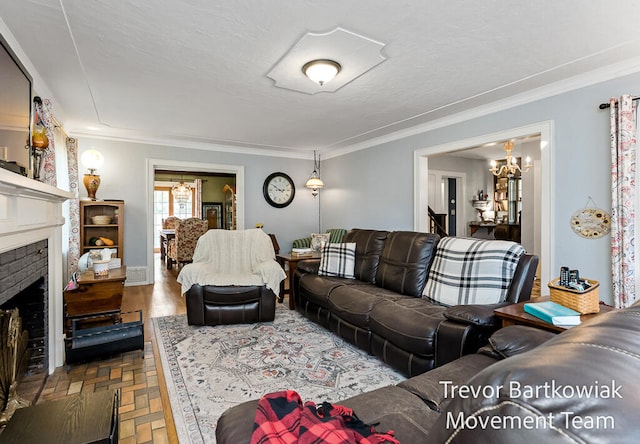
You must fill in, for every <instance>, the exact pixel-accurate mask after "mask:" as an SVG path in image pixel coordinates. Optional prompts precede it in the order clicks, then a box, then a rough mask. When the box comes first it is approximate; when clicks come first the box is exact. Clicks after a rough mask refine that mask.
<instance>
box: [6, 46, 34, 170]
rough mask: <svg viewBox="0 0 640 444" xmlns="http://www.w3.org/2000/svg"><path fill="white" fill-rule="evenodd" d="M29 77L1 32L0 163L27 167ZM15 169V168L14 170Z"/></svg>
mask: <svg viewBox="0 0 640 444" xmlns="http://www.w3.org/2000/svg"><path fill="white" fill-rule="evenodd" d="M31 86H32V79H31V76H30V75H29V73H28V72H27V70H26V69H25V68H24V66H23V65H22V63H20V60H18V57H16V55H15V53H14V52H13V51H12V50H11V48H10V47H9V45H8V44H7V42H6V40H5V39H4V37H3V36H2V35H0V160H1V161H2V162H0V164H2V165H3V167H4V168H6V166H7V165H6V164H7V163H13V162H15V163H17V164H18V165H20V166H22V167H24V168H25V169H26V170H27V171H30V170H31V168H30V151H31V150H30V149H29V148H28V147H29V146H30V145H31V131H30V128H31V108H32V105H31ZM14 172H15V171H14Z"/></svg>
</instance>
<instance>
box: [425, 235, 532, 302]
mask: <svg viewBox="0 0 640 444" xmlns="http://www.w3.org/2000/svg"><path fill="white" fill-rule="evenodd" d="M524 252H525V250H524V248H523V247H522V245H520V244H517V243H515V242H510V241H502V240H479V239H471V238H461V237H447V238H444V239H442V240H441V241H440V242H439V243H438V246H437V248H436V253H435V258H434V260H433V265H432V266H431V269H430V270H429V279H428V280H427V284H426V286H425V288H424V292H423V297H425V298H427V299H430V300H431V301H434V302H436V303H439V304H443V305H447V306H451V305H459V304H495V303H499V302H504V301H505V300H506V298H507V293H508V290H509V285H510V284H511V280H512V279H513V275H514V273H515V271H516V268H517V266H518V260H519V259H520V256H521V255H522V254H524Z"/></svg>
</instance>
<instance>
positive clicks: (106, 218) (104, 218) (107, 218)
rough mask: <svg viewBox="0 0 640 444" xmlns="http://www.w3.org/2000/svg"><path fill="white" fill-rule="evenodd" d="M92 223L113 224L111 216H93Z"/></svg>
mask: <svg viewBox="0 0 640 444" xmlns="http://www.w3.org/2000/svg"><path fill="white" fill-rule="evenodd" d="M91 222H93V224H94V225H109V224H110V223H111V216H93V217H92V218H91Z"/></svg>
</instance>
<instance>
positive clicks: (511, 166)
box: [489, 141, 531, 177]
mask: <svg viewBox="0 0 640 444" xmlns="http://www.w3.org/2000/svg"><path fill="white" fill-rule="evenodd" d="M504 150H505V152H506V153H507V154H505V162H504V163H501V165H500V168H498V162H496V161H495V160H492V161H491V168H489V171H491V173H493V175H494V176H498V177H500V176H507V177H511V176H515V175H516V173H526V172H527V171H529V168H531V158H530V157H527V158H526V159H525V164H524V167H523V168H520V165H518V159H516V158H515V157H513V156H512V155H511V151H512V150H513V142H512V141H508V142H505V143H504Z"/></svg>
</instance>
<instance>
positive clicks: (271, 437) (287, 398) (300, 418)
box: [251, 390, 400, 444]
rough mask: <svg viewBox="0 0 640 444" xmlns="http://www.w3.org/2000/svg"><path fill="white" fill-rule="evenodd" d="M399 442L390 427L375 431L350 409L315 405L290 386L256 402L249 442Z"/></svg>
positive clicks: (398, 443) (326, 403) (256, 443)
mask: <svg viewBox="0 0 640 444" xmlns="http://www.w3.org/2000/svg"><path fill="white" fill-rule="evenodd" d="M258 443H261V444H264V443H270V444H271V443H280V444H290V443H298V444H303V443H305V444H307V443H308V444H311V443H329V444H346V443H359V444H375V443H392V444H400V442H399V441H398V440H396V439H395V438H394V437H393V430H390V431H389V432H387V433H378V432H376V430H375V429H374V428H373V427H372V426H370V425H367V424H365V423H363V422H362V421H360V420H359V419H358V417H357V416H356V415H355V414H354V413H353V410H351V409H349V408H346V407H342V406H338V405H332V404H329V403H328V402H324V403H322V405H321V406H319V407H318V406H316V405H315V404H314V403H313V402H311V401H307V402H305V403H304V405H303V404H302V399H300V395H298V393H297V392H295V391H293V390H286V391H282V392H274V393H269V394H267V395H264V396H263V397H262V398H260V401H259V402H258V409H257V410H256V417H255V420H254V423H253V433H252V435H251V444H258Z"/></svg>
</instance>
